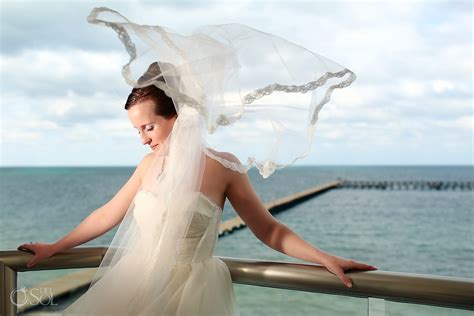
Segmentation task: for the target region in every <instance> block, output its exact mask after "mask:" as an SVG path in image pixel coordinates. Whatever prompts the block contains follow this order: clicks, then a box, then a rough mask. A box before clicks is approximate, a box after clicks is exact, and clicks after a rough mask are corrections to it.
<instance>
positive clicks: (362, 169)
mask: <svg viewBox="0 0 474 316" xmlns="http://www.w3.org/2000/svg"><path fill="white" fill-rule="evenodd" d="M133 170H134V168H133V167H15V168H14V167H3V168H0V175H1V182H0V198H1V201H0V202H1V208H0V216H1V221H0V232H1V233H0V247H1V249H3V250H7V249H10V250H11V249H16V247H17V246H18V245H20V244H22V243H28V242H30V241H36V242H47V243H51V242H54V241H56V240H58V239H60V238H62V237H63V236H64V235H66V234H67V233H68V232H69V231H71V230H72V229H73V228H74V227H75V226H76V225H78V224H79V223H80V221H81V220H82V219H84V218H85V217H86V216H87V215H88V214H89V213H90V212H92V211H93V210H95V209H96V208H98V207H100V206H101V205H103V204H104V203H106V202H107V201H108V200H109V199H110V198H112V197H113V195H114V194H115V193H116V192H117V190H118V189H119V188H120V187H121V186H122V185H123V184H124V183H125V182H126V180H127V179H128V177H129V176H130V175H131V174H132V172H133ZM249 176H250V178H251V180H252V183H253V185H254V188H255V191H256V192H257V193H258V195H259V196H260V198H261V199H262V201H263V202H269V201H272V200H274V199H277V198H280V197H283V196H286V195H289V194H292V193H296V192H299V191H303V190H305V189H308V188H311V187H314V186H317V185H320V184H324V183H327V182H331V181H334V180H337V179H347V180H378V181H383V180H387V181H415V180H427V181H474V167H473V166H294V167H289V168H286V169H283V170H277V171H276V173H275V174H274V175H272V176H271V177H270V178H268V179H263V178H261V177H260V175H259V174H258V173H257V172H256V170H255V169H254V168H253V169H251V170H250V172H249ZM473 202H474V192H473V191H460V190H451V191H449V190H448V191H435V190H375V189H364V190H362V189H333V190H330V191H328V192H325V193H323V194H321V195H318V196H316V197H314V198H312V199H310V200H307V201H305V202H303V203H301V204H298V205H296V206H295V207H293V208H291V209H289V210H286V211H284V212H281V213H278V214H276V215H275V217H276V218H277V219H278V220H279V221H281V222H282V223H284V224H285V225H287V226H288V227H290V228H291V229H292V230H294V231H295V232H296V233H297V234H298V235H299V236H301V237H302V238H303V239H305V240H306V241H308V242H310V243H311V244H312V245H314V246H316V247H318V248H319V249H321V250H324V251H325V252H329V253H331V254H334V255H337V256H341V257H345V258H349V259H353V260H357V261H361V262H365V263H368V264H372V265H375V266H377V267H378V268H379V270H383V271H396V272H407V273H421V274H431V275H441V276H458V277H466V278H474V242H473V241H474V226H473V218H474V216H473V215H474V210H473V205H474V203H473ZM235 215H236V213H235V211H234V210H233V209H232V207H231V205H230V203H228V202H226V205H225V207H224V213H223V217H222V219H223V220H226V219H229V218H232V217H234V216H235ZM115 231H116V228H115V229H113V230H111V231H110V232H108V233H107V234H105V235H103V236H101V237H99V238H97V239H95V240H92V241H90V242H88V243H86V244H84V245H85V246H98V245H105V246H107V245H108V244H109V243H110V241H111V240H112V238H113V236H114V233H115ZM84 245H83V246H84ZM214 255H215V256H224V257H237V258H248V259H259V260H277V261H287V262H296V263H308V262H305V261H303V260H300V259H296V258H293V257H289V256H287V255H285V254H282V253H279V252H277V251H275V250H273V249H271V248H269V247H268V246H266V245H265V244H263V243H262V242H261V241H260V240H258V239H257V238H256V237H255V236H254V235H253V234H252V232H251V231H250V230H249V229H247V228H245V229H241V230H238V231H235V232H234V233H232V234H230V235H226V236H223V237H221V238H219V240H218V242H217V246H216V249H215V252H214ZM73 271H78V270H77V269H65V270H58V271H54V270H51V271H50V270H48V271H37V272H23V273H20V274H19V278H18V287H22V286H25V287H31V286H33V285H35V284H38V283H39V282H43V281H46V280H48V279H51V278H55V277H58V276H61V275H64V274H67V273H70V272H73ZM234 289H235V292H236V296H237V300H238V304H239V307H240V309H241V314H242V315H288V314H292V315H367V299H361V298H351V297H345V296H336V295H328V294H319V293H305V292H298V291H289V290H282V289H274V288H264V287H258V286H249V285H241V284H235V283H234ZM407 310H409V311H410V312H409V314H412V315H438V314H439V315H445V314H444V313H445V312H447V313H446V315H468V313H467V312H465V313H466V314H464V312H463V311H456V310H452V311H451V310H450V309H441V308H439V309H438V308H434V307H428V306H417V305H413V306H411V305H410V304H402V303H395V302H387V304H386V312H387V313H386V315H407V314H406V312H407Z"/></svg>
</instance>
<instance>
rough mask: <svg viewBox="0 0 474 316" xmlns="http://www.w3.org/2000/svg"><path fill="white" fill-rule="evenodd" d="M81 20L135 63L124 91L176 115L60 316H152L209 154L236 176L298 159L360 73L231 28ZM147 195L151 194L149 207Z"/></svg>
mask: <svg viewBox="0 0 474 316" xmlns="http://www.w3.org/2000/svg"><path fill="white" fill-rule="evenodd" d="M87 21H88V22H89V23H92V24H96V25H101V26H106V27H109V28H111V29H113V30H114V31H115V32H116V33H117V35H118V38H119V39H120V41H121V42H122V43H123V45H124V47H125V49H126V51H127V53H128V55H129V56H130V59H129V61H128V63H126V64H125V65H124V66H123V68H122V76H123V78H124V79H125V81H126V82H127V84H129V85H130V86H131V87H135V88H140V87H145V86H148V85H151V84H153V85H155V86H156V87H158V88H160V89H162V90H163V91H164V92H165V93H166V94H167V95H168V96H169V97H171V98H172V99H173V103H174V105H175V108H176V111H177V113H178V118H177V120H176V122H175V124H174V126H173V129H172V131H171V133H170V134H169V136H168V138H167V140H166V142H165V143H164V144H163V145H162V146H160V147H159V148H158V149H157V150H155V152H154V153H153V154H154V156H155V158H154V160H153V163H152V165H151V167H150V168H149V169H148V171H147V173H146V175H145V177H144V179H143V182H142V184H141V187H140V189H139V190H140V191H143V192H142V194H140V195H139V194H137V195H136V196H135V198H134V200H133V202H132V203H131V205H130V207H129V208H128V210H127V212H126V215H125V217H124V218H123V220H122V222H121V223H120V225H119V228H118V230H117V232H116V234H115V236H114V238H113V240H112V242H111V244H110V247H109V249H108V250H107V252H106V254H105V256H104V258H103V260H102V262H101V264H100V266H99V268H98V269H97V272H96V274H95V276H94V278H93V281H92V283H91V285H90V286H89V289H88V291H87V292H86V293H85V294H84V295H83V296H82V297H80V298H79V299H78V300H77V301H76V302H74V303H73V304H72V305H71V306H70V307H69V308H68V309H67V310H66V311H65V312H66V313H65V314H73V315H79V314H81V315H104V314H106V313H110V314H111V315H112V314H114V315H120V314H130V315H146V313H145V312H144V311H145V310H148V311H153V313H157V314H159V312H160V311H162V310H163V308H164V304H163V302H166V301H167V299H168V298H164V297H162V295H161V294H162V293H163V290H164V289H165V288H166V287H167V286H168V283H167V282H168V281H169V278H170V276H171V275H172V271H173V269H174V266H175V265H176V263H177V260H178V254H179V251H180V249H181V247H182V244H183V241H184V240H185V238H186V234H187V232H188V230H189V226H190V223H191V220H192V218H193V215H194V213H195V212H196V208H197V207H198V206H197V197H198V194H199V192H200V188H201V182H202V177H203V172H204V168H205V158H206V155H207V156H209V157H211V158H212V159H215V160H217V161H218V162H220V163H221V164H222V165H223V166H225V167H227V168H230V169H232V170H234V171H236V172H242V173H245V172H247V171H248V170H249V169H250V168H251V167H252V166H255V167H256V168H257V169H258V171H259V173H260V174H261V176H262V177H264V178H267V177H269V176H271V174H273V173H274V172H275V170H277V169H279V168H283V167H286V166H289V165H292V164H294V163H295V161H297V160H298V159H302V158H304V157H306V156H307V155H308V153H309V150H310V147H311V142H312V138H313V134H314V127H315V125H316V122H317V120H318V113H319V112H320V110H321V109H322V107H323V105H325V104H326V103H328V102H329V100H330V97H331V94H332V92H333V90H334V89H336V88H344V87H347V86H349V85H350V84H351V83H352V82H353V81H354V80H355V74H354V73H353V72H352V71H350V70H349V69H347V68H345V67H343V66H341V65H339V64H337V63H335V62H333V61H331V60H329V59H327V58H325V57H323V56H320V55H318V54H316V53H313V52H311V51H309V50H307V49H305V48H304V47H302V46H299V45H297V44H294V43H292V42H290V41H288V40H285V39H283V38H281V37H279V36H276V35H273V34H269V33H265V32H262V31H259V30H256V29H254V28H252V27H249V26H246V25H243V24H238V23H230V24H221V25H204V26H200V27H197V28H195V29H194V31H193V32H192V34H190V35H182V34H179V33H177V32H176V31H174V30H172V29H170V28H167V27H164V26H160V25H158V24H156V25H140V24H136V23H134V22H131V21H129V20H128V19H127V18H126V17H124V16H123V15H122V14H120V13H118V12H117V11H115V10H112V9H109V8H106V7H98V8H94V9H93V10H92V11H91V13H90V15H89V16H88V18H87ZM144 74H145V75H144ZM316 91H320V92H321V93H320V97H318V95H317V94H316ZM208 147H210V148H214V149H216V150H218V151H221V152H224V151H225V152H230V153H232V154H234V156H235V157H237V158H238V159H237V160H236V159H228V157H227V158H226V156H224V155H218V154H216V152H214V151H211V150H209V149H208ZM143 193H144V194H143ZM146 194H149V195H152V196H153V197H154V199H152V200H150V199H146V200H145V199H144V196H146ZM150 201H154V202H153V203H151V202H150ZM216 237H217V236H216ZM183 311H184V310H183Z"/></svg>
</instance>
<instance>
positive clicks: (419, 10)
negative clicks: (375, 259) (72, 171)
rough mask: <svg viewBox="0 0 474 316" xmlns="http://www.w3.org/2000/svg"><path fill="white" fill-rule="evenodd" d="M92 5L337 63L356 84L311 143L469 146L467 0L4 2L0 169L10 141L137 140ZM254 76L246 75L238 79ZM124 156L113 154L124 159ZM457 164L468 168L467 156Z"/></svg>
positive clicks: (25, 151)
mask: <svg viewBox="0 0 474 316" xmlns="http://www.w3.org/2000/svg"><path fill="white" fill-rule="evenodd" d="M98 6H108V7H111V8H113V9H116V10H118V11H119V12H121V13H123V14H125V15H126V16H127V17H128V18H129V19H130V20H132V21H136V22H140V23H143V24H149V25H153V24H159V25H163V26H167V27H170V28H172V29H174V30H176V31H177V32H180V33H182V34H189V33H190V32H191V31H192V30H193V29H194V28H195V27H197V26H199V25H203V24H223V23H232V22H236V23H244V24H247V25H249V26H251V27H254V28H257V29H259V30H262V31H264V32H269V33H273V34H277V35H279V36H281V37H282V38H286V39H288V40H290V41H292V42H294V43H295V44H297V45H301V46H304V47H306V48H307V49H308V50H311V51H313V52H315V53H317V54H320V55H321V56H326V57H328V58H329V59H331V60H332V61H334V62H336V63H338V64H340V65H344V66H346V67H348V68H349V69H351V70H352V71H354V72H355V74H356V75H357V79H356V81H355V82H354V83H353V84H352V85H351V86H350V87H348V88H344V89H336V91H334V93H333V95H332V98H331V102H330V103H329V104H327V105H325V107H324V108H323V110H322V111H321V113H320V115H319V121H318V123H317V128H316V130H315V141H314V142H315V145H314V147H316V148H319V146H318V143H317V142H321V144H325V146H336V144H338V145H337V146H340V147H339V148H340V150H341V151H344V149H345V148H346V147H345V145H344V144H347V146H352V148H360V150H361V151H362V153H361V155H363V151H364V150H365V151H366V152H367V148H377V146H381V147H383V146H392V148H399V147H396V146H406V148H410V149H411V150H412V151H413V150H416V149H417V147H416V146H418V148H421V147H422V146H421V145H425V147H426V146H428V147H429V146H435V145H433V144H436V146H437V147H436V148H438V146H439V147H440V148H444V147H443V146H446V155H445V156H444V158H443V159H445V161H447V162H449V161H459V159H458V156H459V152H460V151H452V154H450V153H451V151H450V150H451V149H452V148H453V146H452V144H457V145H456V148H461V149H462V150H461V149H460V150H461V152H468V151H470V150H471V149H472V125H473V124H472V123H473V118H472V85H473V82H472V48H473V47H472V46H473V45H472V4H470V3H469V2H461V1H458V2H453V3H444V2H423V1H413V2H412V1H407V2H385V1H384V2H383V3H378V2H366V3H361V2H359V1H355V2H350V1H346V2H334V3H330V2H314V3H309V2H295V3H292V4H288V3H283V2H266V3H265V2H260V3H258V2H251V1H246V2H239V3H236V2H220V3H218V2H214V3H209V2H203V1H196V2H192V3H186V4H185V3H182V2H171V1H167V2H164V3H160V5H155V4H154V2H150V1H130V2H122V1H113V2H110V1H108V2H107V1H97V2H76V3H71V2H65V1H64V2H61V1H55V2H54V5H53V4H52V3H49V4H48V3H44V2H43V3H41V2H19V3H15V2H5V3H2V10H1V13H0V15H1V26H2V27H1V31H0V38H1V45H2V47H1V66H2V67H1V69H0V76H1V87H0V88H1V91H0V92H1V99H0V102H1V103H0V104H1V107H2V121H1V123H2V124H1V125H2V126H1V138H2V142H3V143H4V144H3V145H2V152H3V153H4V155H3V158H2V159H4V160H3V161H2V164H7V165H10V164H15V163H16V162H17V161H23V163H26V164H27V162H25V160H24V159H23V158H20V157H28V156H31V151H29V148H30V146H22V147H21V149H19V148H18V146H17V145H18V144H20V143H21V144H31V145H32V146H33V145H38V146H43V148H47V147H48V146H49V145H51V144H56V146H57V145H58V144H63V145H64V146H72V145H73V144H74V142H77V144H76V145H77V146H79V147H80V146H86V144H87V142H88V141H89V143H90V142H91V141H92V142H94V144H95V145H96V146H104V150H107V149H109V150H110V151H113V150H118V149H117V146H115V144H117V143H120V142H124V143H127V144H137V146H141V145H140V143H139V142H138V140H139V139H138V138H135V137H136V135H134V130H133V129H131V128H130V129H128V127H127V126H128V124H129V122H128V120H127V117H126V112H125V111H124V110H123V104H124V102H125V100H126V97H127V95H128V93H129V92H130V89H131V87H129V86H127V85H126V84H125V82H124V80H123V78H122V76H121V67H122V65H123V64H125V63H126V62H127V61H128V55H127V53H126V52H125V50H124V48H123V45H122V43H120V41H119V40H118V38H117V35H116V34H115V33H114V32H113V31H112V30H110V29H106V28H103V27H99V26H97V25H91V24H89V23H87V21H86V18H87V16H88V14H89V13H90V10H91V9H92V8H93V7H98ZM178 17H179V18H178ZM256 53H257V52H256ZM303 64H304V63H303ZM257 66H258V65H257ZM303 67H304V65H303ZM293 69H294V71H295V73H298V71H299V69H302V66H301V65H298V63H297V62H295V63H294V68H293ZM281 71H282V70H281V69H272V70H271V72H268V73H266V75H265V77H266V78H268V81H269V82H270V81H271V80H272V79H273V80H275V78H278V76H279V75H280V74H281ZM265 77H263V78H262V77H258V76H250V77H249V78H250V79H249V81H248V84H249V85H250V86H251V85H252V83H253V82H255V81H252V80H258V82H260V80H263V79H264V78H265ZM283 100H284V98H280V99H279V101H280V102H282V101H283ZM270 101H271V102H273V101H278V98H277V99H271V98H269V99H267V102H269V103H271V102H270ZM289 118H290V119H291V117H289ZM261 128H264V129H265V128H270V126H267V127H265V126H261ZM256 135H258V129H255V130H254V132H252V130H251V129H247V130H245V135H243V136H244V137H245V138H246V139H249V140H255V139H258V138H256V137H255V136H256ZM441 139H442V140H443V142H441V143H440V142H439V140H441ZM81 144H82V145H81ZM109 146H111V147H109ZM112 147H113V150H112V149H111V148H112ZM51 148H52V149H51V150H53V147H51ZM84 148H85V147H84ZM97 148H99V147H97ZM97 148H95V151H96V152H97ZM400 148H401V149H400V150H401V151H402V150H403V147H400ZM433 148H434V147H433ZM45 150H46V149H45ZM78 150H80V148H79V149H78ZM449 155H451V156H449ZM340 156H343V155H340ZM422 156H426V157H430V155H422ZM5 157H6V158H5ZM44 157H46V158H44V159H48V158H47V157H48V155H46V154H45V155H44ZM64 157H65V158H64V161H73V160H72V159H73V158H66V156H64ZM135 157H136V156H135V154H130V156H126V155H123V159H124V160H123V164H126V163H127V162H128V163H131V162H134V161H135ZM450 157H451V158H452V159H451V158H450ZM57 159H58V160H60V158H57ZM90 159H91V160H93V159H94V158H90ZM121 159H122V158H121ZM308 159H310V158H308ZM328 159H329V160H330V158H328ZM348 159H349V158H348ZM367 159H368V160H370V158H369V157H368V156H367ZM432 159H437V158H436V157H434V158H432ZM463 159H464V160H463V161H464V162H465V163H472V156H471V157H469V156H468V155H465V156H463ZM55 161H57V160H55ZM306 161H309V160H306ZM338 161H339V160H338ZM42 163H44V164H47V163H48V161H47V160H44V161H42ZM77 163H78V164H79V163H80V162H77ZM381 163H383V162H381Z"/></svg>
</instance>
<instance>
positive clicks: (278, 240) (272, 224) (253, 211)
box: [226, 153, 377, 287]
mask: <svg viewBox="0 0 474 316" xmlns="http://www.w3.org/2000/svg"><path fill="white" fill-rule="evenodd" d="M226 155H227V157H226V159H228V160H231V161H234V162H237V163H240V162H239V160H238V159H237V157H235V156H234V155H232V154H229V153H226ZM227 172H228V177H227V178H228V182H227V184H226V196H227V198H228V199H229V201H230V203H231V204H232V207H233V208H234V210H235V211H236V212H237V214H239V216H240V218H241V219H242V220H243V221H244V222H245V224H246V225H247V226H248V227H249V228H250V230H251V231H252V233H253V234H254V235H255V236H256V237H257V238H258V239H260V240H261V241H262V242H263V243H265V244H266V245H267V246H269V247H270V248H273V249H275V250H277V251H279V252H281V253H284V254H286V255H289V256H291V257H294V258H298V259H302V260H305V261H309V262H314V263H317V264H321V265H324V266H325V267H326V268H327V269H328V270H329V271H330V272H332V273H334V274H335V275H336V276H338V277H339V278H340V279H341V280H342V281H343V283H344V284H346V285H347V286H349V287H350V286H352V284H351V279H350V278H348V277H347V276H346V275H345V274H344V271H345V270H349V269H368V270H375V269H377V268H376V267H374V266H371V265H366V264H364V263H361V262H357V261H354V260H348V259H344V258H341V257H337V256H333V255H331V254H329V253H326V252H324V251H322V250H320V249H319V248H317V247H315V246H313V245H311V244H310V243H308V242H306V241H305V240H303V239H302V238H301V237H299V236H298V235H297V234H296V233H295V232H294V231H292V230H291V229H290V228H289V227H288V226H286V225H284V224H283V223H281V222H279V221H278V220H277V219H275V218H274V217H273V215H272V214H271V213H270V212H269V211H268V210H267V208H266V207H265V205H264V204H263V203H262V201H261V200H260V198H259V197H258V196H257V194H256V193H255V190H254V189H253V187H252V184H251V182H250V179H249V177H248V175H247V174H246V173H239V172H235V171H227Z"/></svg>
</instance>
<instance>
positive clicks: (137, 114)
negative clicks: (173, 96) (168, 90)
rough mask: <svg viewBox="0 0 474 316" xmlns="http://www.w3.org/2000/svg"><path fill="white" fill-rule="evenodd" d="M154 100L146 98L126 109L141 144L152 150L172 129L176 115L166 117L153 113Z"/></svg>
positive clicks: (156, 147) (160, 143) (161, 142)
mask: <svg viewBox="0 0 474 316" xmlns="http://www.w3.org/2000/svg"><path fill="white" fill-rule="evenodd" d="M154 106H155V105H154V101H153V100H146V101H141V102H138V103H136V104H135V105H134V106H132V107H130V108H129V109H128V113H127V114H128V118H129V120H130V122H132V125H133V127H134V128H136V129H137V132H138V134H139V135H140V138H141V141H142V144H143V145H148V146H150V148H151V149H152V150H153V151H154V150H156V149H158V147H159V146H161V145H162V144H163V143H164V142H165V140H166V138H167V137H168V135H169V133H170V132H171V130H172V129H173V124H174V122H175V121H176V118H177V116H174V117H173V118H170V119H166V118H165V117H163V116H160V115H156V114H155V113H154V110H153V108H154Z"/></svg>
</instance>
